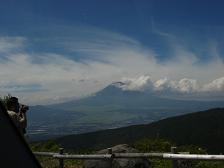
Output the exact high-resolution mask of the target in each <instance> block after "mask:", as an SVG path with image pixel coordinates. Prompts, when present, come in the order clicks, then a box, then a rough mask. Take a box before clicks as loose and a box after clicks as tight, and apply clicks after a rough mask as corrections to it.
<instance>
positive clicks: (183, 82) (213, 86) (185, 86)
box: [117, 75, 224, 98]
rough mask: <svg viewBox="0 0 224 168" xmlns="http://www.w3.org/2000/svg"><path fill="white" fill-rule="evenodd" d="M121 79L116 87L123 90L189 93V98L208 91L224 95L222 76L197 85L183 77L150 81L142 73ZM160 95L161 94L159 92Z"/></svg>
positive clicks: (173, 93)
mask: <svg viewBox="0 0 224 168" xmlns="http://www.w3.org/2000/svg"><path fill="white" fill-rule="evenodd" d="M121 81H122V83H123V84H122V85H118V86H117V87H119V88H121V89H123V90H131V91H143V92H147V91H150V92H154V93H159V94H160V93H163V95H164V96H168V95H173V96H174V95H176V96H178V95H179V96H181V95H183V94H187V95H188V96H189V95H191V98H194V96H195V95H197V96H200V95H201V96H205V95H206V94H207V95H211V94H209V93H211V92H212V93H214V94H213V96H214V97H215V92H219V95H218V96H220V93H221V95H222V96H223V97H224V77H222V78H219V79H216V80H213V81H212V82H211V83H207V84H202V85H199V84H198V82H197V80H195V79H187V78H183V79H180V80H178V81H176V80H169V79H168V78H163V79H159V80H157V81H152V80H151V78H150V77H149V76H147V75H143V76H140V77H137V78H125V79H123V80H121ZM160 95H161V94H160ZM197 98H198V97H197Z"/></svg>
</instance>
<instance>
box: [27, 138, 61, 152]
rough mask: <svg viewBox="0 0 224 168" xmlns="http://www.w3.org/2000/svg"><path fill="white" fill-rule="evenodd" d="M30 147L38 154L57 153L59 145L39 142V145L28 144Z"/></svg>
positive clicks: (52, 142) (50, 142)
mask: <svg viewBox="0 0 224 168" xmlns="http://www.w3.org/2000/svg"><path fill="white" fill-rule="evenodd" d="M30 147H31V149H32V150H33V151H38V152H41V151H43V152H58V151H59V148H60V147H59V145H58V144H57V143H56V142H55V141H53V140H50V141H46V142H39V143H33V144H30Z"/></svg>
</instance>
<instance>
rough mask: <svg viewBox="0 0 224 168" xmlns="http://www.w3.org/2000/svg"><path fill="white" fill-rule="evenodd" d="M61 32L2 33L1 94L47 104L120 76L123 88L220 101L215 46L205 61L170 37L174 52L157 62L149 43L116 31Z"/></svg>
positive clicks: (223, 82)
mask: <svg viewBox="0 0 224 168" xmlns="http://www.w3.org/2000/svg"><path fill="white" fill-rule="evenodd" d="M71 30H72V31H71ZM60 31H62V32H65V33H64V34H63V33H62V35H60V33H58V32H57V31H56V32H52V34H50V35H49V36H46V37H32V38H30V37H25V36H24V37H20V36H10V37H9V36H1V37H0V60H1V62H0V78H1V81H0V94H1V95H4V94H7V93H11V94H13V95H15V96H19V97H20V98H21V101H22V102H27V103H31V104H48V103H55V102H59V101H63V100H65V99H67V98H69V97H70V98H72V97H82V96H86V95H89V94H91V93H94V92H97V91H98V90H100V89H102V88H104V87H105V86H107V85H109V84H111V83H113V82H116V81H121V80H122V81H123V82H124V83H125V85H124V86H122V89H123V90H139V91H147V90H148V91H154V92H160V93H164V94H165V93H166V95H168V94H172V95H173V94H174V93H175V94H177V93H178V94H179V93H180V94H182V95H183V94H197V96H198V98H200V95H203V94H205V93H206V94H208V93H209V94H210V95H212V97H210V99H213V98H216V97H218V98H221V99H223V96H224V77H223V76H224V75H223V72H224V64H223V58H222V57H221V56H220V54H219V52H218V51H219V50H218V48H217V47H215V46H214V45H212V46H211V47H210V48H209V47H208V53H210V58H209V61H203V60H201V58H200V56H199V55H197V53H195V52H193V51H192V50H189V49H188V48H187V47H185V46H182V45H181V44H180V43H178V40H176V41H175V40H172V42H170V41H169V44H167V45H168V46H169V47H170V50H172V51H173V52H172V53H173V55H172V56H170V57H168V59H166V60H161V59H160V57H159V53H157V52H156V51H155V50H154V49H153V48H151V47H150V46H145V45H143V44H142V43H141V42H139V41H138V40H136V39H133V38H130V37H127V36H125V35H122V34H119V33H116V32H111V31H108V30H104V29H99V28H96V27H88V26H87V27H73V29H72V28H71V27H69V28H66V27H65V28H63V30H60ZM69 32H70V33H69ZM57 34H59V35H58V36H57ZM160 36H161V35H160ZM56 37H57V38H56ZM163 38H164V37H163ZM165 38H170V37H165ZM172 38H173V37H172ZM143 74H146V75H143ZM202 93H203V94H202ZM202 97H203V96H202Z"/></svg>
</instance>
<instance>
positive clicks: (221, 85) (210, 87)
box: [203, 77, 224, 92]
mask: <svg viewBox="0 0 224 168" xmlns="http://www.w3.org/2000/svg"><path fill="white" fill-rule="evenodd" d="M203 91H207V92H224V77H222V78H219V79H215V80H213V81H212V82H211V83H209V84H206V85H205V86H204V87H203Z"/></svg>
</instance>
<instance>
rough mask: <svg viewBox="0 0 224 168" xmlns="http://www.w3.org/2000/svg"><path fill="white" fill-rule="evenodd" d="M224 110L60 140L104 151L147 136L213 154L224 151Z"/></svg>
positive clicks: (72, 144) (64, 142) (212, 110)
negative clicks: (186, 145) (194, 147)
mask: <svg viewBox="0 0 224 168" xmlns="http://www.w3.org/2000/svg"><path fill="white" fill-rule="evenodd" d="M223 121H224V108H217V109H211V110H207V111H202V112H197V113H191V114H187V115H183V116H178V117H172V118H168V119H164V120H161V121H158V122H154V123H151V124H147V125H136V126H129V127H125V128H119V129H111V130H105V131H98V132H93V133H87V134H80V135H69V136H65V137H62V138H59V139H57V140H56V141H57V142H58V143H60V144H61V145H62V146H63V147H65V148H69V149H100V148H105V147H110V146H112V145H115V144H120V143H133V142H135V141H136V140H139V139H141V138H145V137H160V138H166V139H169V140H171V141H173V142H175V143H177V144H178V145H182V144H195V145H199V146H202V147H206V148H207V149H208V150H209V152H215V153H218V152H223V151H224V143H223V142H224V131H223V130H224V122H223Z"/></svg>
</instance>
